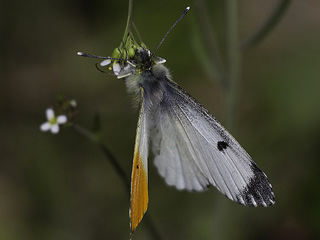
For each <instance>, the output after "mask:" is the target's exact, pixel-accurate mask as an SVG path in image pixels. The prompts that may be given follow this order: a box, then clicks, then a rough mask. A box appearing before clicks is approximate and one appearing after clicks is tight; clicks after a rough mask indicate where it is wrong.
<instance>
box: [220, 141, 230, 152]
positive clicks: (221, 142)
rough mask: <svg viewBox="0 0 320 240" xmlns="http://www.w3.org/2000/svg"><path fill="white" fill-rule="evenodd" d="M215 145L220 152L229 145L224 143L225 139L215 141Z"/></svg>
mask: <svg viewBox="0 0 320 240" xmlns="http://www.w3.org/2000/svg"><path fill="white" fill-rule="evenodd" d="M217 147H218V150H219V151H220V152H222V151H223V150H224V149H226V148H227V147H229V145H228V143H226V142H225V141H219V142H218V143H217Z"/></svg>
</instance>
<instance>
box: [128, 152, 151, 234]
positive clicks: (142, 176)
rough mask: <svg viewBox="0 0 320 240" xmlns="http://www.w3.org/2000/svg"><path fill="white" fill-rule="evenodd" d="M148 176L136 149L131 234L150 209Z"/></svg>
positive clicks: (132, 180) (132, 177)
mask: <svg viewBox="0 0 320 240" xmlns="http://www.w3.org/2000/svg"><path fill="white" fill-rule="evenodd" d="M148 201H149V198H148V176H147V170H146V169H145V166H144V164H143V162H142V156H141V155H140V152H139V148H137V149H136V151H135V154H134V160H133V169H132V176H131V209H130V220H131V232H132V233H133V231H134V230H135V229H136V227H137V226H138V224H139V223H140V222H141V220H142V218H143V215H144V213H145V212H146V211H147V208H148Z"/></svg>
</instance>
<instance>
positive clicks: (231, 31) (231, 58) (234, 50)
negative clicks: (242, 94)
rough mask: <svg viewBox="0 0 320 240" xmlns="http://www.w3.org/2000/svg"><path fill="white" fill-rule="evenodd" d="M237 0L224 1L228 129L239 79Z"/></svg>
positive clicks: (230, 127)
mask: <svg viewBox="0 0 320 240" xmlns="http://www.w3.org/2000/svg"><path fill="white" fill-rule="evenodd" d="M237 10H238V8H237V0H226V18H227V19H226V20H227V23H226V29H227V61H228V63H227V64H228V67H227V69H228V70H227V74H228V86H229V89H228V92H227V100H226V104H227V107H226V109H227V117H226V122H227V126H228V129H232V127H233V121H234V116H235V109H236V100H237V88H238V82H239V79H240V53H239V50H238V22H237V21H238V14H237Z"/></svg>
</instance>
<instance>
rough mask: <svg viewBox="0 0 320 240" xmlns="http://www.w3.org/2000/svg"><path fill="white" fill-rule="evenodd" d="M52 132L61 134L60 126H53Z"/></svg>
mask: <svg viewBox="0 0 320 240" xmlns="http://www.w3.org/2000/svg"><path fill="white" fill-rule="evenodd" d="M51 132H52V133H53V134H57V133H58V132H59V125H58V124H53V125H51Z"/></svg>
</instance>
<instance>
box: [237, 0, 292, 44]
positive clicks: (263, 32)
mask: <svg viewBox="0 0 320 240" xmlns="http://www.w3.org/2000/svg"><path fill="white" fill-rule="evenodd" d="M290 3H291V0H281V1H280V2H279V3H278V5H277V6H276V7H275V8H274V10H273V12H272V13H271V15H270V16H269V18H268V19H267V20H266V21H265V23H264V24H262V25H261V26H260V27H259V28H258V29H257V30H256V31H255V32H254V33H253V34H252V35H251V36H249V37H248V38H247V39H245V40H243V41H242V43H241V44H240V49H241V50H246V49H248V48H249V47H252V46H254V45H256V44H257V43H259V42H260V41H261V40H262V39H263V38H265V36H267V35H268V34H269V33H270V32H271V30H272V29H273V28H274V27H275V26H276V25H277V23H278V22H279V21H280V19H281V17H282V16H283V15H284V13H285V10H287V8H288V6H289V4H290Z"/></svg>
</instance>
